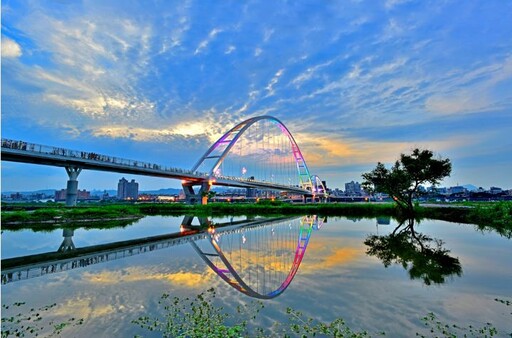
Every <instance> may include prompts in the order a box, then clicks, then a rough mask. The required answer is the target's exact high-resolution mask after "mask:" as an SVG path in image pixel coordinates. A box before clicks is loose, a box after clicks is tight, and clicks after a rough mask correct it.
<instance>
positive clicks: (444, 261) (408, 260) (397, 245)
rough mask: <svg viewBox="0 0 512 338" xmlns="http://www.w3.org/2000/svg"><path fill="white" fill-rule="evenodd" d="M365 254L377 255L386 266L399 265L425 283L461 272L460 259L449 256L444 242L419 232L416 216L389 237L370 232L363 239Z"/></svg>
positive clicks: (460, 273)
mask: <svg viewBox="0 0 512 338" xmlns="http://www.w3.org/2000/svg"><path fill="white" fill-rule="evenodd" d="M364 244H366V245H367V246H368V247H369V248H368V250H367V251H366V253H367V254H368V255H370V256H376V257H378V258H379V259H380V260H382V262H383V263H384V266H385V267H388V266H390V265H391V264H392V263H394V264H400V265H402V266H403V268H404V269H406V270H408V272H409V276H410V277H411V279H422V280H423V282H424V283H425V284H426V285H431V284H443V283H444V282H445V281H446V278H447V277H449V276H454V275H456V276H458V277H460V276H461V275H462V266H461V264H460V261H459V259H458V258H454V257H452V256H450V255H449V253H450V250H447V249H445V248H443V244H444V242H443V241H442V240H440V239H436V238H431V237H428V236H427V235H424V234H421V233H419V232H416V231H415V229H414V219H408V220H405V221H403V222H401V223H400V225H398V226H397V227H396V228H395V229H394V230H393V232H392V233H391V234H389V235H386V236H379V235H370V236H368V237H367V238H366V240H365V241H364Z"/></svg>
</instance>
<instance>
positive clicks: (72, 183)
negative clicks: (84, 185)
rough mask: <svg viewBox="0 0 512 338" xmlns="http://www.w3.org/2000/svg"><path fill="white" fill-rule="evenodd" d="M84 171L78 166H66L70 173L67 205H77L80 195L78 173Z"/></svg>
mask: <svg viewBox="0 0 512 338" xmlns="http://www.w3.org/2000/svg"><path fill="white" fill-rule="evenodd" d="M81 171H82V168H78V167H66V172H67V173H68V177H69V180H68V184H67V187H66V206H67V207H73V206H75V205H76V200H77V196H78V180H77V179H78V175H79V174H80V172H81Z"/></svg>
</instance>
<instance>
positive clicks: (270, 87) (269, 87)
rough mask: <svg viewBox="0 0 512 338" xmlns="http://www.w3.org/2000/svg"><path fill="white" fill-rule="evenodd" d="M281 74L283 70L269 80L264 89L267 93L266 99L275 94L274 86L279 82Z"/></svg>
mask: <svg viewBox="0 0 512 338" xmlns="http://www.w3.org/2000/svg"><path fill="white" fill-rule="evenodd" d="M283 73H284V69H279V70H278V71H277V72H276V74H275V75H274V77H273V78H272V79H271V80H270V82H269V83H268V85H267V87H265V89H266V90H267V92H268V94H267V97H268V96H272V95H274V94H275V90H274V86H275V85H276V84H277V83H278V82H279V78H280V77H281V76H282V75H283Z"/></svg>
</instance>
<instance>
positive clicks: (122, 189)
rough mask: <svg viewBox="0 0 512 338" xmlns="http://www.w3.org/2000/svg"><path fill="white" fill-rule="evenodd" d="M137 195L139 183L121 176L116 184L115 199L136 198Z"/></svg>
mask: <svg viewBox="0 0 512 338" xmlns="http://www.w3.org/2000/svg"><path fill="white" fill-rule="evenodd" d="M138 196H139V183H137V182H135V180H131V181H130V182H128V180H127V179H126V178H124V177H123V178H121V179H120V180H119V183H118V184H117V199H119V200H136V199H137V197H138Z"/></svg>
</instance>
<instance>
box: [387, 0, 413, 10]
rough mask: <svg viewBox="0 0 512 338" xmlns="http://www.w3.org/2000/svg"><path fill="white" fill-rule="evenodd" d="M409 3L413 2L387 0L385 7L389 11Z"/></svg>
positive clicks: (408, 0) (407, 0) (409, 0)
mask: <svg viewBox="0 0 512 338" xmlns="http://www.w3.org/2000/svg"><path fill="white" fill-rule="evenodd" d="M408 2H411V0H387V1H386V4H385V6H386V8H387V9H391V8H394V7H396V6H399V5H402V4H405V3H408Z"/></svg>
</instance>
